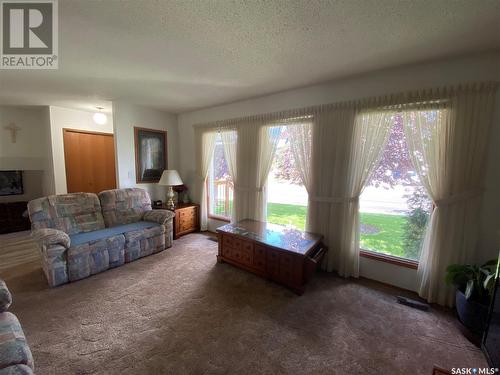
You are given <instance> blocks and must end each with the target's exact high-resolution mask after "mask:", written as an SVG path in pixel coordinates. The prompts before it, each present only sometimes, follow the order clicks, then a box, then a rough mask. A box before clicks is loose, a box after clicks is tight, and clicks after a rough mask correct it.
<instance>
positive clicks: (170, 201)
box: [166, 186, 175, 211]
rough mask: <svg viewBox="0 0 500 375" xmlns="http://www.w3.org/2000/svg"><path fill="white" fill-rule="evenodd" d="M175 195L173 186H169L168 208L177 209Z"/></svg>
mask: <svg viewBox="0 0 500 375" xmlns="http://www.w3.org/2000/svg"><path fill="white" fill-rule="evenodd" d="M174 197H175V194H174V189H172V186H169V187H168V191H167V204H166V206H167V210H170V211H175V203H174Z"/></svg>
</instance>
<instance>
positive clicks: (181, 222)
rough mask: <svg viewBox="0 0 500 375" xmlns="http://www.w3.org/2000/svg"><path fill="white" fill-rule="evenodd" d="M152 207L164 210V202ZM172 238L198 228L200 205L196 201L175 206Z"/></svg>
mask: <svg viewBox="0 0 500 375" xmlns="http://www.w3.org/2000/svg"><path fill="white" fill-rule="evenodd" d="M153 209H162V210H166V209H167V206H166V204H165V203H164V204H162V205H161V206H153ZM174 212H175V217H174V223H173V224H174V225H173V226H174V240H176V239H178V238H180V237H181V236H184V235H185V234H188V233H192V232H198V231H199V230H200V205H199V204H196V203H180V204H178V205H176V206H175V210H174Z"/></svg>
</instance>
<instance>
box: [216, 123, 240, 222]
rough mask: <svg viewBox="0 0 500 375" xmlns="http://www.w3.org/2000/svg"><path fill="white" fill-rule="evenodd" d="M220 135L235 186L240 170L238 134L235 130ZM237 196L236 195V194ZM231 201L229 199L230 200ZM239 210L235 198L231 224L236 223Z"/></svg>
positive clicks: (223, 130)
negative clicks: (238, 162) (236, 213)
mask: <svg viewBox="0 0 500 375" xmlns="http://www.w3.org/2000/svg"><path fill="white" fill-rule="evenodd" d="M220 135H221V138H222V144H223V146H224V156H225V158H226V162H227V168H228V170H229V174H230V175H231V179H232V180H233V186H236V184H238V168H237V166H236V165H237V149H238V132H237V131H236V130H235V129H221V131H220ZM234 195H236V193H235V194H234ZM228 199H229V198H228ZM236 208H237V202H236V197H235V196H234V197H233V206H232V212H231V222H233V223H234V222H235V221H236V220H235V218H236V215H235V212H236Z"/></svg>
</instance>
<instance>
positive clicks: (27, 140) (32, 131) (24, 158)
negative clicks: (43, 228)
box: [0, 106, 54, 202]
mask: <svg viewBox="0 0 500 375" xmlns="http://www.w3.org/2000/svg"><path fill="white" fill-rule="evenodd" d="M11 123H14V124H15V125H16V126H18V127H19V128H21V129H20V130H19V131H18V132H17V137H16V143H13V142H12V140H11V136H10V132H8V131H7V130H5V129H4V127H5V126H8V125H10V124H11ZM49 139H50V123H49V117H48V107H41V106H0V170H22V171H23V186H24V194H23V195H12V196H5V197H0V202H13V201H28V200H31V199H34V198H38V197H41V196H43V195H45V194H46V193H47V194H52V193H53V192H54V190H53V184H52V181H51V179H52V163H51V160H50V155H51V151H50V142H49Z"/></svg>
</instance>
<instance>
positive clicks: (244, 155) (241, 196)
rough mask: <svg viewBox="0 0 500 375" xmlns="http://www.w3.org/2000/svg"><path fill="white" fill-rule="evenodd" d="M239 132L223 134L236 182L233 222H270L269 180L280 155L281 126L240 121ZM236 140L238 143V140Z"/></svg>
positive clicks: (230, 167) (262, 122)
mask: <svg viewBox="0 0 500 375" xmlns="http://www.w3.org/2000/svg"><path fill="white" fill-rule="evenodd" d="M236 132H237V136H236V137H235V133H234V131H233V133H231V132H228V131H222V132H221V134H222V140H223V143H224V152H225V155H226V159H227V160H228V166H229V170H230V173H231V176H232V178H233V181H234V202H233V212H232V217H231V221H232V222H237V221H239V220H243V219H253V220H260V221H265V220H266V205H267V201H266V186H265V185H266V181H267V176H268V175H269V170H270V169H271V165H272V161H273V158H274V155H275V153H276V146H277V144H278V141H279V137H280V134H281V127H276V126H266V125H264V121H262V120H260V121H255V120H253V119H249V120H248V121H240V123H239V124H238V126H237V127H236ZM235 138H236V142H235V141H234V140H235Z"/></svg>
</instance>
